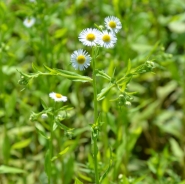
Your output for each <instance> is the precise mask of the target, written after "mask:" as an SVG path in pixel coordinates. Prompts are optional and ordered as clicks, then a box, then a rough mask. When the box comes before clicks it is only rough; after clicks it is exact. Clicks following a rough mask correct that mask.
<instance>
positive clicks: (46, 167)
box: [44, 149, 51, 178]
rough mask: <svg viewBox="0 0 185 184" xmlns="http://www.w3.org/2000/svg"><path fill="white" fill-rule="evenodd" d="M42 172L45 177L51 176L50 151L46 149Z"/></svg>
mask: <svg viewBox="0 0 185 184" xmlns="http://www.w3.org/2000/svg"><path fill="white" fill-rule="evenodd" d="M44 170H45V172H46V174H47V176H48V177H49V178H50V176H51V160H50V150H49V149H48V150H47V152H46V155H45V160H44Z"/></svg>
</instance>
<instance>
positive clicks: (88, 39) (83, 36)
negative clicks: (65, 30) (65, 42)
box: [78, 28, 100, 47]
mask: <svg viewBox="0 0 185 184" xmlns="http://www.w3.org/2000/svg"><path fill="white" fill-rule="evenodd" d="M99 34H100V31H99V30H97V29H93V28H87V29H84V30H83V31H82V32H81V33H80V35H79V37H78V38H79V40H80V41H81V42H82V43H83V44H84V45H86V46H90V47H92V46H96V45H97V43H98V36H99Z"/></svg>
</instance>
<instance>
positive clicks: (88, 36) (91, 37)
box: [86, 33, 96, 41]
mask: <svg viewBox="0 0 185 184" xmlns="http://www.w3.org/2000/svg"><path fill="white" fill-rule="evenodd" d="M95 38H96V37H95V35H94V34H93V33H89V34H88V35H87V36H86V39H87V40H88V41H94V40H95Z"/></svg>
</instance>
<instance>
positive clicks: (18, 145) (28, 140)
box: [12, 139, 31, 149]
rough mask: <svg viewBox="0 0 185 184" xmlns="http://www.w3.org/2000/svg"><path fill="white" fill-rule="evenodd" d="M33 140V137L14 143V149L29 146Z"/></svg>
mask: <svg viewBox="0 0 185 184" xmlns="http://www.w3.org/2000/svg"><path fill="white" fill-rule="evenodd" d="M30 142H31V139H25V140H23V141H20V142H16V143H15V144H13V145H12V149H22V148H25V147H27V146H28V145H29V144H30Z"/></svg>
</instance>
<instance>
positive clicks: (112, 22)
mask: <svg viewBox="0 0 185 184" xmlns="http://www.w3.org/2000/svg"><path fill="white" fill-rule="evenodd" d="M105 27H106V28H107V29H109V30H111V31H113V32H114V33H117V32H118V31H119V30H120V29H121V28H122V25H121V22H120V20H119V19H118V18H117V17H114V16H109V17H106V18H105Z"/></svg>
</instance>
